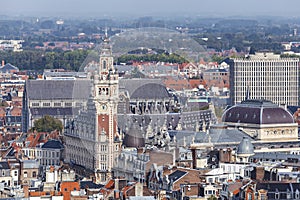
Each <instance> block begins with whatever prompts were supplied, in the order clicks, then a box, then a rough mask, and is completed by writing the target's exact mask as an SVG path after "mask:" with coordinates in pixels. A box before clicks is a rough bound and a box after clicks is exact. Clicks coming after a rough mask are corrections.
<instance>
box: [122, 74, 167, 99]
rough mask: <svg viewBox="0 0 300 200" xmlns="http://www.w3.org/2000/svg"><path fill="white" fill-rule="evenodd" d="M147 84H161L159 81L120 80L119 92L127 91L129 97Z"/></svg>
mask: <svg viewBox="0 0 300 200" xmlns="http://www.w3.org/2000/svg"><path fill="white" fill-rule="evenodd" d="M148 83H156V84H163V83H162V80H161V79H138V78H134V79H120V80H119V88H120V92H122V91H127V92H128V93H129V96H131V95H132V94H133V92H134V91H135V90H136V89H138V88H139V87H141V86H142V85H145V84H148Z"/></svg>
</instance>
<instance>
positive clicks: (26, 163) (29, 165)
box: [21, 160, 40, 169]
mask: <svg viewBox="0 0 300 200" xmlns="http://www.w3.org/2000/svg"><path fill="white" fill-rule="evenodd" d="M21 162H23V168H24V169H37V168H39V166H40V165H39V162H38V161H37V160H23V161H21Z"/></svg>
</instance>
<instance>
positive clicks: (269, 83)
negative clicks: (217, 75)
mask: <svg viewBox="0 0 300 200" xmlns="http://www.w3.org/2000/svg"><path fill="white" fill-rule="evenodd" d="M233 60H234V67H233V69H232V71H231V72H230V73H231V74H232V75H231V76H234V80H233V84H234V85H233V88H234V91H232V92H234V102H233V103H234V104H236V103H240V102H241V101H243V100H245V97H246V93H247V90H249V91H250V97H251V99H266V100H270V101H273V102H274V103H276V104H287V105H298V104H299V97H298V96H299V91H298V84H299V80H298V77H299V59H297V58H280V55H275V54H272V53H260V54H255V55H250V56H249V58H237V59H233Z"/></svg>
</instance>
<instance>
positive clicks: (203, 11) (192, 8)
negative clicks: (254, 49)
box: [0, 0, 300, 17]
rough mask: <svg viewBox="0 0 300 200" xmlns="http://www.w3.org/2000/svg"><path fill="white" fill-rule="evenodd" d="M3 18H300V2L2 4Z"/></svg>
mask: <svg viewBox="0 0 300 200" xmlns="http://www.w3.org/2000/svg"><path fill="white" fill-rule="evenodd" d="M0 5H1V11H0V14H5V15H44V16H64V15H66V16H78V17H81V16H82V17H88V16H98V17H104V16H146V15H156V14H159V15H163V14H164V13H167V14H178V15H179V16H180V15H181V16H182V15H200V16H207V15H208V16H223V15H225V16H233V15H245V16H257V15H264V16H286V17H298V16H300V12H299V7H300V0H106V1H104V0H0Z"/></svg>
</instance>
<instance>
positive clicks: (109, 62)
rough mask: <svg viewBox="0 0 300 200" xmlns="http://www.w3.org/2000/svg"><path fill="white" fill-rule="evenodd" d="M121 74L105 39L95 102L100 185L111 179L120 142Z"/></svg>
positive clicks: (96, 153)
mask: <svg viewBox="0 0 300 200" xmlns="http://www.w3.org/2000/svg"><path fill="white" fill-rule="evenodd" d="M118 78H119V77H118V73H117V72H116V70H115V68H114V66H113V56H112V50H111V46H110V43H109V38H108V37H107V34H106V35H105V38H104V41H103V45H102V49H101V52H100V60H99V66H98V71H97V73H96V75H95V76H94V90H93V92H94V94H93V96H94V102H95V107H96V132H97V133H96V134H97V136H96V147H95V158H96V159H95V160H96V163H95V164H96V166H95V168H96V169H97V170H96V171H95V173H96V174H95V176H96V180H97V182H105V181H106V180H107V179H109V178H111V175H112V174H111V171H112V167H113V165H114V162H115V159H116V158H117V156H118V154H119V151H120V146H121V141H120V140H119V139H120V138H119V135H118V133H117V107H118V99H119V92H118V90H119V86H118V84H119V80H118Z"/></svg>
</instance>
